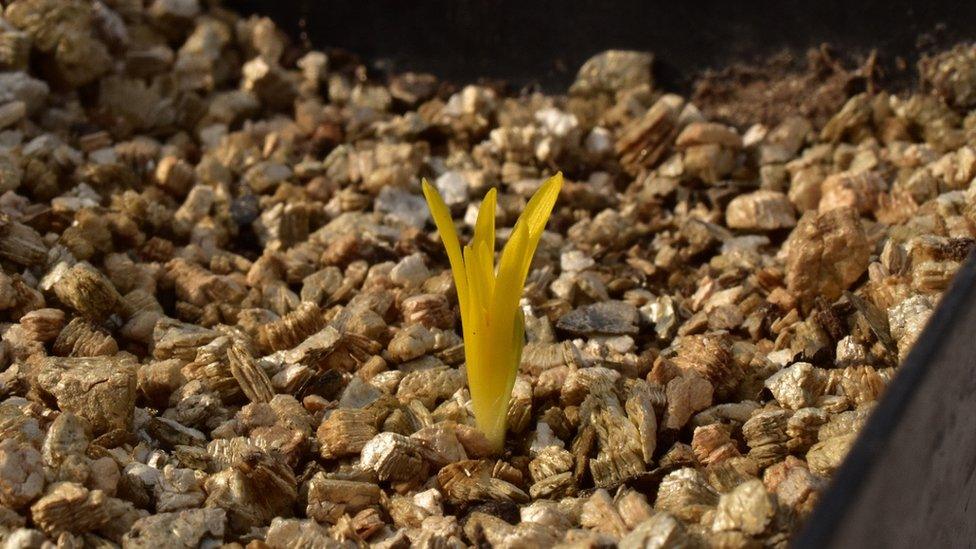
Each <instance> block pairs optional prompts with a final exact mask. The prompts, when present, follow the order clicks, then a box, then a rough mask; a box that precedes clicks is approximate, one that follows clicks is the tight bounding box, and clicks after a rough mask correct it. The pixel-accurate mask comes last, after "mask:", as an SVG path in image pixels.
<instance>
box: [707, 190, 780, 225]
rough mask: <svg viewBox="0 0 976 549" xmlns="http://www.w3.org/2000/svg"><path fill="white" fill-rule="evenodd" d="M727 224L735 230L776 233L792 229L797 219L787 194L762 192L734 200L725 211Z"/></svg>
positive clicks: (741, 196)
mask: <svg viewBox="0 0 976 549" xmlns="http://www.w3.org/2000/svg"><path fill="white" fill-rule="evenodd" d="M725 222H726V223H727V224H728V226H729V227H731V228H733V229H744V230H750V231H774V230H777V229H788V228H792V227H793V226H795V225H796V217H795V216H794V214H793V204H792V203H790V200H789V198H787V197H786V195H785V194H783V193H781V192H776V191H766V190H760V191H755V192H752V193H749V194H743V195H740V196H737V197H735V198H733V199H732V201H731V202H729V205H728V207H727V208H726V210H725Z"/></svg>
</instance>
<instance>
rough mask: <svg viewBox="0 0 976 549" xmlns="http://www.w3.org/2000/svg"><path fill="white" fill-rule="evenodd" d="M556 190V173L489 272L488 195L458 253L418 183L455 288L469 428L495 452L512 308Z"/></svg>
mask: <svg viewBox="0 0 976 549" xmlns="http://www.w3.org/2000/svg"><path fill="white" fill-rule="evenodd" d="M562 185H563V176H562V173H557V174H556V175H554V176H552V177H550V178H549V179H547V180H546V182H545V183H543V184H542V187H540V188H539V190H538V191H536V193H535V195H534V196H533V197H532V199H531V200H529V203H528V204H527V205H526V206H525V210H524V211H523V212H522V215H521V216H519V219H518V221H517V222H516V223H515V228H514V229H512V234H511V237H509V239H508V242H507V243H506V244H505V248H504V249H503V250H502V255H501V258H500V260H499V262H498V265H497V266H496V265H495V204H496V194H497V193H496V191H495V189H491V190H490V191H488V194H486V195H485V199H484V200H483V201H482V202H481V209H480V210H479V211H478V220H477V222H476V223H475V228H474V236H473V238H472V239H471V242H470V243H469V244H468V245H466V246H464V249H463V251H462V248H461V244H460V243H459V241H458V237H457V232H455V230H454V222H453V220H452V219H451V212H450V210H448V208H447V205H446V204H445V203H444V200H443V199H441V196H440V194H438V192H437V189H436V188H434V186H433V185H431V184H430V183H428V182H427V181H426V180H425V181H424V182H423V187H424V196H425V197H427V204H428V206H430V212H431V215H432V216H433V217H434V224H435V225H436V226H437V232H438V233H439V234H440V236H441V240H443V241H444V247H445V248H446V249H447V257H448V259H449V260H450V263H451V272H452V273H453V275H454V285H455V286H456V287H457V294H458V304H459V305H460V307H461V327H462V329H463V331H464V358H465V362H466V364H467V371H468V387H469V389H470V390H471V401H472V404H473V406H474V418H475V422H476V423H477V424H478V428H479V429H480V430H481V431H482V432H483V433H484V434H485V436H487V437H488V440H489V441H490V442H491V444H492V446H493V447H494V448H495V450H496V451H501V450H502V447H503V446H504V443H505V428H506V425H505V418H506V415H507V412H508V401H509V399H510V398H511V395H512V386H513V385H514V384H515V374H516V372H517V371H518V366H519V362H520V361H521V358H522V346H523V344H524V342H525V320H524V317H523V315H522V310H521V309H520V308H519V300H520V299H521V297H522V287H523V286H524V285H525V278H526V276H528V274H529V265H530V264H531V263H532V256H533V255H534V254H535V249H536V246H537V245H538V244H539V239H540V238H541V237H542V231H543V230H544V229H545V227H546V222H547V221H548V220H549V215H550V214H551V213H552V209H553V206H554V205H555V204H556V198H557V197H558V196H559V190H560V189H561V188H562Z"/></svg>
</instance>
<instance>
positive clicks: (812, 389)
mask: <svg viewBox="0 0 976 549" xmlns="http://www.w3.org/2000/svg"><path fill="white" fill-rule="evenodd" d="M825 383H826V377H825V374H824V371H823V370H821V369H820V368H814V367H813V365H812V364H810V363H808V362H797V363H796V364H793V365H792V366H789V367H786V368H783V369H782V370H780V371H778V372H776V373H775V374H773V375H771V376H770V377H769V378H767V379H766V381H765V386H766V387H767V388H768V389H769V390H770V392H772V393H773V398H775V399H776V401H777V402H779V403H780V404H781V405H783V406H784V407H786V408H789V409H791V410H799V409H800V408H806V407H808V406H813V405H814V404H815V403H816V402H817V399H818V398H820V396H821V395H822V394H823V389H824V384H825Z"/></svg>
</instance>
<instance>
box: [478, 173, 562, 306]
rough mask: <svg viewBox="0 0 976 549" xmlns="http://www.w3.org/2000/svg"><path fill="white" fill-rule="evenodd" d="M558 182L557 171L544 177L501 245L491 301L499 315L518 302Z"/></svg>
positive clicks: (558, 188) (550, 210)
mask: <svg viewBox="0 0 976 549" xmlns="http://www.w3.org/2000/svg"><path fill="white" fill-rule="evenodd" d="M562 185H563V174H562V173H561V172H560V173H557V174H556V175H554V176H552V177H550V178H549V179H548V180H546V182H545V183H543V184H542V186H541V187H539V190H538V191H536V193H535V195H534V196H533V197H532V199H531V200H529V203H528V204H527V205H526V206H525V210H523V211H522V215H521V216H520V217H519V220H518V221H517V222H516V223H515V228H514V229H513V230H512V237H511V238H510V239H509V241H508V243H507V244H505V249H504V250H502V257H501V260H500V261H499V263H498V277H497V278H498V280H497V282H496V284H495V285H496V288H497V290H496V292H497V295H496V296H495V299H494V301H495V303H496V304H497V306H498V310H497V314H499V315H508V314H512V312H511V311H513V310H514V308H515V307H516V306H517V305H518V300H519V297H520V296H521V294H522V287H523V286H524V285H525V278H526V277H527V276H528V274H529V266H530V265H532V256H533V255H535V249H536V247H537V246H538V244H539V239H540V238H542V232H543V231H544V230H545V228H546V223H547V222H548V221H549V216H550V215H551V214H552V209H553V207H555V205H556V199H557V198H559V191H560V189H562Z"/></svg>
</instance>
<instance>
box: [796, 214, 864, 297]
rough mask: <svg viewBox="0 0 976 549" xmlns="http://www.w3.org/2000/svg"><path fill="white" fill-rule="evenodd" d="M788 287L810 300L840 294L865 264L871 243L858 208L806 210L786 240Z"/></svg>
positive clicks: (860, 273)
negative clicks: (855, 209)
mask: <svg viewBox="0 0 976 549" xmlns="http://www.w3.org/2000/svg"><path fill="white" fill-rule="evenodd" d="M786 248H787V249H788V250H789V255H788V258H787V273H786V282H787V286H788V288H789V290H790V291H791V292H792V293H793V294H794V295H798V296H800V297H801V299H802V300H803V301H804V302H805V303H807V304H809V303H811V302H812V300H813V299H814V298H815V297H817V296H822V297H823V298H824V299H826V300H827V301H828V302H829V301H832V300H834V299H837V298H838V297H840V294H841V292H843V291H844V290H846V289H847V288H849V287H850V285H851V284H853V283H854V281H856V280H857V279H858V278H860V277H861V275H862V274H863V273H864V271H865V270H866V269H867V267H868V260H869V259H870V255H871V245H870V243H869V242H868V239H867V235H866V234H865V232H864V228H863V227H862V226H861V222H860V219H859V218H858V216H857V212H856V211H854V210H853V209H851V208H838V209H834V210H830V211H827V212H823V213H816V212H808V213H807V214H805V215H804V216H803V217H802V218H801V219H800V222H799V223H798V224H797V226H796V228H795V229H794V230H793V233H792V234H790V237H789V240H788V241H787V243H786Z"/></svg>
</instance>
